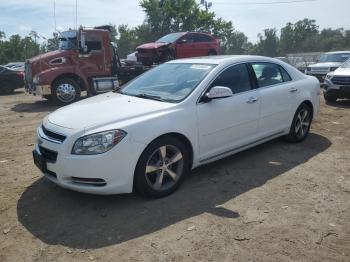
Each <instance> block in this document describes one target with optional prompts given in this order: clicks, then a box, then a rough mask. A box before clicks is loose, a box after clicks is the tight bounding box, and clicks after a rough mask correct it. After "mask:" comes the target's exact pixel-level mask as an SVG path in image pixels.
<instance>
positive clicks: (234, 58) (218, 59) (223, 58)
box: [168, 55, 279, 65]
mask: <svg viewBox="0 0 350 262" xmlns="http://www.w3.org/2000/svg"><path fill="white" fill-rule="evenodd" d="M253 60H254V61H270V62H277V61H279V60H277V59H274V58H271V57H265V56H254V55H218V56H203V57H194V58H184V59H177V60H172V61H170V62H168V63H194V64H215V65H218V64H223V63H234V62H246V61H253Z"/></svg>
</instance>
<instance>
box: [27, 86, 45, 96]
mask: <svg viewBox="0 0 350 262" xmlns="http://www.w3.org/2000/svg"><path fill="white" fill-rule="evenodd" d="M25 89H26V92H27V93H29V94H33V95H41V96H44V95H51V86H50V85H35V84H26V87H25Z"/></svg>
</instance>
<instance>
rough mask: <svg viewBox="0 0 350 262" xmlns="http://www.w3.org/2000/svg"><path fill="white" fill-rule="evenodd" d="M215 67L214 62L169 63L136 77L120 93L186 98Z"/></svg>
mask: <svg viewBox="0 0 350 262" xmlns="http://www.w3.org/2000/svg"><path fill="white" fill-rule="evenodd" d="M214 67H215V65H212V64H187V63H169V64H163V65H160V66H157V67H156V68H154V69H152V70H150V71H148V72H146V73H145V74H143V75H141V76H140V77H138V78H136V79H135V80H133V81H132V82H130V83H129V84H127V85H126V86H125V87H123V88H122V89H121V90H119V92H120V93H122V94H125V95H130V96H137V97H142V98H145V99H154V100H161V101H167V102H179V101H181V100H183V99H184V98H186V97H187V96H188V95H189V94H190V93H191V92H192V91H193V90H194V89H195V88H196V86H197V85H198V84H199V83H200V82H201V81H202V80H203V79H204V77H205V76H206V75H207V74H208V73H209V72H210V71H211V70H212V69H213V68H214Z"/></svg>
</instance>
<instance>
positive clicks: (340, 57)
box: [320, 53, 350, 63]
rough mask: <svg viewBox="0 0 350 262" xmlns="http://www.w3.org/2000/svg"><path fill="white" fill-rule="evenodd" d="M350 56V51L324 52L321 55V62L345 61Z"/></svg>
mask: <svg viewBox="0 0 350 262" xmlns="http://www.w3.org/2000/svg"><path fill="white" fill-rule="evenodd" d="M349 58H350V53H339V54H324V55H321V57H320V62H323V63H324V62H345V61H346V60H347V59H349Z"/></svg>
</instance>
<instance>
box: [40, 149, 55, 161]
mask: <svg viewBox="0 0 350 262" xmlns="http://www.w3.org/2000/svg"><path fill="white" fill-rule="evenodd" d="M39 151H40V154H41V155H42V156H43V157H44V158H45V160H46V161H48V162H51V163H55V162H56V160H57V152H56V151H52V150H50V149H47V148H45V147H42V146H39Z"/></svg>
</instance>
